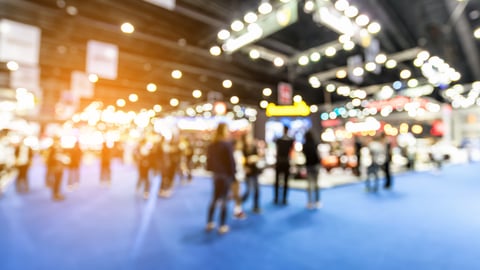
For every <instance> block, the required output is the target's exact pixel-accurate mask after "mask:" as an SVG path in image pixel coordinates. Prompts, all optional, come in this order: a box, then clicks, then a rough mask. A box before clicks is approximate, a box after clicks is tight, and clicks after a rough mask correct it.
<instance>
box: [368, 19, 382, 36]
mask: <svg viewBox="0 0 480 270" xmlns="http://www.w3.org/2000/svg"><path fill="white" fill-rule="evenodd" d="M367 30H368V32H369V33H370V34H378V32H380V30H382V26H381V25H380V24H379V23H378V22H372V23H371V24H369V25H368V27H367Z"/></svg>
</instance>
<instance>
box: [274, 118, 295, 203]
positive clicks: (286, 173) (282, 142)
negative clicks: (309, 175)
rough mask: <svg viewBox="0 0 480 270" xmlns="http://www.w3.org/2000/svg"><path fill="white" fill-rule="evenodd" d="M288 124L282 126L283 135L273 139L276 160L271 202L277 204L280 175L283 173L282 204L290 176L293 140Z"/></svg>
mask: <svg viewBox="0 0 480 270" xmlns="http://www.w3.org/2000/svg"><path fill="white" fill-rule="evenodd" d="M288 130H289V128H288V126H286V125H285V126H283V136H282V137H280V138H278V139H277V140H276V141H275V145H276V148H277V162H276V164H275V193H274V198H273V203H274V204H278V203H279V202H280V200H279V190H280V175H281V174H283V198H282V204H284V205H286V204H287V202H288V200H287V195H288V179H289V177H290V151H291V150H292V148H293V143H294V140H293V139H292V138H291V137H289V136H288Z"/></svg>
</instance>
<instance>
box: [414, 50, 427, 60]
mask: <svg viewBox="0 0 480 270" xmlns="http://www.w3.org/2000/svg"><path fill="white" fill-rule="evenodd" d="M428 58H430V53H429V52H428V51H421V52H419V53H418V54H417V59H420V60H422V61H427V60H428Z"/></svg>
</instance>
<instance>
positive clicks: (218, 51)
mask: <svg viewBox="0 0 480 270" xmlns="http://www.w3.org/2000/svg"><path fill="white" fill-rule="evenodd" d="M210 54H211V55H213V56H219V55H220V54H222V49H220V47H218V46H212V47H211V48H210Z"/></svg>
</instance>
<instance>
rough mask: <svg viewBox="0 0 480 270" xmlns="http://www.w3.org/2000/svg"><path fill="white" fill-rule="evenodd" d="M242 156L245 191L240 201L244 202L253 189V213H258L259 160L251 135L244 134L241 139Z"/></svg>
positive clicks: (259, 210)
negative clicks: (243, 160)
mask: <svg viewBox="0 0 480 270" xmlns="http://www.w3.org/2000/svg"><path fill="white" fill-rule="evenodd" d="M243 156H244V159H245V164H244V171H245V184H246V191H245V194H244V195H243V197H242V200H243V201H245V200H246V199H247V198H248V196H249V195H250V190H252V189H253V212H254V213H260V212H261V209H260V206H259V198H260V186H259V184H258V175H259V174H260V172H261V170H260V169H259V167H258V163H259V161H260V160H259V155H258V151H257V146H256V144H255V140H254V139H253V137H252V135H251V134H245V136H244V137H243Z"/></svg>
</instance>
